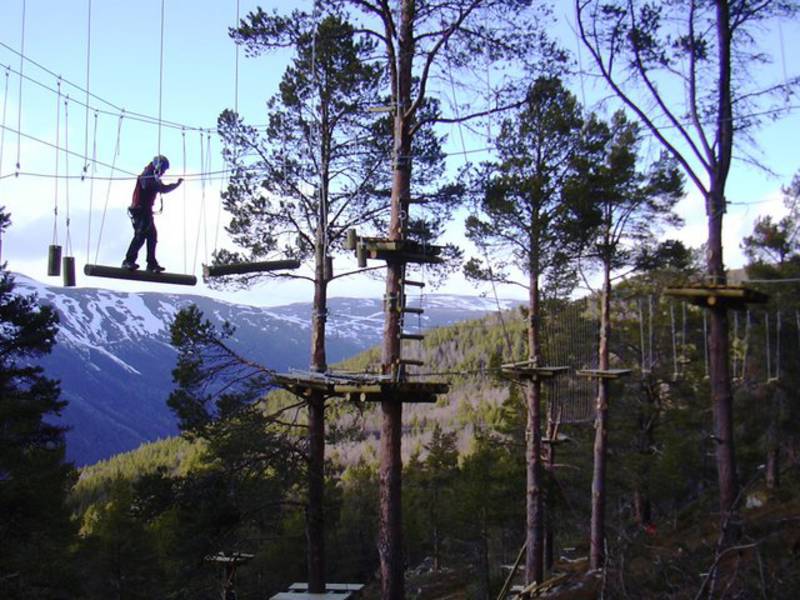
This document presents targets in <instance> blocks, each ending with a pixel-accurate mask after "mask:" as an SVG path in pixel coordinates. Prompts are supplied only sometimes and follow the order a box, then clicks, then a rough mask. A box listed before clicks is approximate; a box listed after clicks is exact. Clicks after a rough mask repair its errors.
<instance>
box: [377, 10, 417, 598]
mask: <svg viewBox="0 0 800 600" xmlns="http://www.w3.org/2000/svg"><path fill="white" fill-rule="evenodd" d="M413 15H414V2H413V0H402V3H401V8H400V22H399V26H398V45H399V48H398V55H397V58H396V65H397V78H396V81H393V82H392V87H393V92H394V93H393V96H394V98H395V99H396V101H397V106H396V107H395V113H394V136H393V137H394V148H393V157H392V158H393V161H394V168H393V172H392V207H391V216H390V220H389V239H392V240H399V239H403V238H404V237H405V233H406V232H405V230H406V225H407V218H406V215H407V214H408V205H409V198H410V195H411V135H410V125H411V123H410V119H411V117H410V115H407V114H406V113H405V111H406V110H407V109H408V108H409V107H410V106H411V83H412V82H411V68H412V61H413V57H414V38H413V35H412V25H413ZM404 270H405V269H404V265H403V264H400V263H395V262H388V263H387V270H386V298H385V319H384V326H383V354H382V368H383V372H384V373H385V374H392V375H393V376H394V378H395V379H396V380H397V379H399V378H400V377H401V375H402V371H401V369H400V365H399V363H398V361H399V359H400V333H401V331H400V325H401V322H400V316H401V315H400V312H399V310H398V308H399V307H400V306H401V300H402V299H401V298H400V294H401V293H402V286H401V285H400V279H401V277H402V275H403V272H404ZM381 412H382V416H383V423H382V426H381V442H380V453H379V454H380V456H379V458H380V471H379V474H380V491H379V494H380V508H379V510H380V523H379V532H378V555H379V557H380V571H381V597H382V598H383V599H384V600H400V599H402V598H403V597H404V596H405V581H404V571H405V565H404V559H403V528H402V525H403V518H402V505H401V499H402V459H401V454H400V449H401V435H402V421H403V405H402V402H400V401H398V400H397V399H387V400H383V401H382V402H381Z"/></svg>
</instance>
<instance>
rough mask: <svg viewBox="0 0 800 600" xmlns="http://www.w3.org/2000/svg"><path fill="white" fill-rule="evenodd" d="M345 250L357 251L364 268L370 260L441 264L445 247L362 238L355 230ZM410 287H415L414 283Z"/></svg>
mask: <svg viewBox="0 0 800 600" xmlns="http://www.w3.org/2000/svg"><path fill="white" fill-rule="evenodd" d="M345 248H347V249H349V250H355V252H356V256H357V257H358V264H359V266H360V267H362V268H363V267H365V266H366V261H367V259H368V258H372V259H376V260H385V261H386V262H392V263H419V264H422V263H426V264H440V263H442V262H444V260H443V259H442V258H441V257H440V256H439V254H441V252H442V250H443V249H444V246H437V245H434V244H423V243H421V242H418V241H416V240H391V239H388V238H377V237H361V236H359V235H358V233H357V232H356V230H355V229H351V230H350V231H348V232H347V240H346V242H345ZM415 283H416V282H415ZM409 285H414V283H410V284H409Z"/></svg>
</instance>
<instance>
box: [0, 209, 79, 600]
mask: <svg viewBox="0 0 800 600" xmlns="http://www.w3.org/2000/svg"><path fill="white" fill-rule="evenodd" d="M9 224H10V219H9V217H8V215H7V213H6V212H5V211H4V209H3V208H2V207H0V233H2V231H3V230H4V229H5V228H6V227H7V226H8V225H9ZM57 330H58V315H57V314H56V312H55V310H54V309H53V308H52V307H49V306H40V305H39V302H38V299H37V298H36V296H35V295H29V296H23V295H20V294H18V293H17V292H16V291H15V282H14V277H13V275H11V273H9V272H8V271H7V270H6V267H5V265H2V266H0V540H2V541H0V596H3V597H4V598H22V597H25V598H30V597H39V596H38V594H44V595H47V594H48V593H49V594H53V593H55V592H56V591H57V590H60V589H64V588H69V587H70V584H69V582H68V581H67V580H68V576H67V573H68V571H67V569H68V558H69V557H68V550H67V548H68V544H69V542H70V538H71V536H72V535H73V533H74V531H73V528H72V525H71V524H70V520H69V511H68V510H67V507H66V504H65V501H66V495H67V492H68V490H69V488H70V487H71V484H72V482H73V479H74V478H73V475H74V471H73V468H72V465H70V464H69V463H67V462H66V461H65V441H64V431H65V429H64V428H63V427H60V426H58V425H54V424H52V423H51V422H48V420H50V421H52V420H53V419H55V418H56V417H58V416H59V415H60V414H61V411H62V410H63V409H64V407H65V406H66V402H64V401H63V400H60V398H59V395H60V393H61V390H60V387H59V384H58V381H56V380H53V379H48V378H47V377H46V376H45V374H44V372H43V369H42V367H40V366H37V365H36V361H37V360H38V359H39V358H41V357H42V356H43V355H45V354H47V353H49V352H50V350H51V349H52V347H53V345H54V344H55V341H56V337H55V336H56V332H57ZM48 590H49V592H48Z"/></svg>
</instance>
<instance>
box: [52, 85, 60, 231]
mask: <svg viewBox="0 0 800 600" xmlns="http://www.w3.org/2000/svg"><path fill="white" fill-rule="evenodd" d="M60 145H61V78H60V77H59V78H58V82H57V83H56V176H55V177H54V178H53V185H54V188H55V189H54V191H53V245H54V246H55V245H56V244H58V183H59V181H58V159H59V156H60V154H61V148H60Z"/></svg>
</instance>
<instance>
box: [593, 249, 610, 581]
mask: <svg viewBox="0 0 800 600" xmlns="http://www.w3.org/2000/svg"><path fill="white" fill-rule="evenodd" d="M610 308H611V266H610V265H609V263H608V261H605V262H604V264H603V292H602V295H601V298H600V341H599V349H598V354H599V357H598V363H599V365H598V368H599V370H601V371H603V370H607V369H608V366H609V365H608V358H609V352H608V338H609V335H610V334H611V324H610V322H609V319H610ZM608 385H609V380H608V378H606V377H600V378H599V379H598V382H597V401H596V404H595V422H594V428H595V432H594V468H593V472H592V520H591V530H590V539H589V566H590V568H592V569H600V568H602V567H603V565H604V564H605V539H606V521H605V519H606V449H607V448H606V447H607V442H608Z"/></svg>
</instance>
